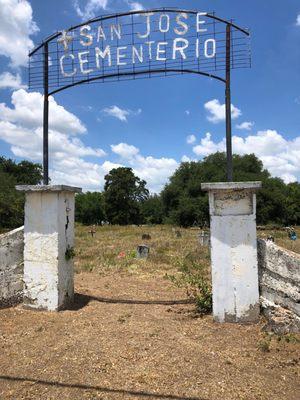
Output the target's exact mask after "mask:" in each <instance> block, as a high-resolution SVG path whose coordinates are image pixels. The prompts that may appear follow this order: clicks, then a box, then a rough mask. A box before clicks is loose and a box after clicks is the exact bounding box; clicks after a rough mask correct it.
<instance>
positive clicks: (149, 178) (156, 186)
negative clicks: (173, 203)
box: [111, 143, 178, 193]
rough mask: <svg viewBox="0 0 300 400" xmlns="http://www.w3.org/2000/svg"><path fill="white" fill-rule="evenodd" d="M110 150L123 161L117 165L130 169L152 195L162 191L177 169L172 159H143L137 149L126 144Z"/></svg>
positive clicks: (149, 157)
mask: <svg viewBox="0 0 300 400" xmlns="http://www.w3.org/2000/svg"><path fill="white" fill-rule="evenodd" d="M111 149H112V151H113V152H114V153H115V154H118V155H119V156H121V158H122V159H123V160H122V163H121V165H120V164H118V165H119V166H128V167H131V168H132V169H133V171H134V173H135V174H136V175H137V176H138V177H140V178H141V179H144V180H145V181H146V182H147V186H148V188H149V189H150V191H151V192H154V193H157V192H159V191H161V190H162V188H163V186H164V185H165V183H166V182H167V180H168V178H169V177H170V176H171V175H172V174H173V173H174V171H175V170H176V168H177V167H178V163H177V161H175V160H174V159H173V158H165V157H162V158H154V157H152V156H148V157H145V156H143V155H141V154H140V150H139V149H138V148H137V147H135V146H132V145H129V144H127V143H119V144H117V145H111Z"/></svg>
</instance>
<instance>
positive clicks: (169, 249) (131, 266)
mask: <svg viewBox="0 0 300 400" xmlns="http://www.w3.org/2000/svg"><path fill="white" fill-rule="evenodd" d="M95 230H96V233H95V235H94V237H92V236H91V234H90V233H89V232H90V231H91V227H88V226H82V225H79V224H77V225H76V261H75V270H76V272H83V271H85V272H92V271H93V272H96V273H99V274H106V273H109V272H112V271H115V272H117V271H118V272H123V273H126V272H129V273H142V274H147V273H148V274H151V273H158V274H161V275H165V274H170V273H172V274H174V273H177V272H178V267H179V266H180V265H181V264H182V263H183V262H184V261H185V260H187V259H188V260H190V259H194V260H198V261H199V262H201V264H202V265H203V266H204V267H205V268H206V269H209V264H210V256H209V249H208V247H202V246H200V244H199V238H198V235H199V233H200V230H199V229H194V228H191V229H178V228H172V227H171V226H167V225H158V226H140V227H138V226H124V227H121V226H103V227H100V226H98V227H96V229H95ZM176 231H179V232H180V233H181V237H179V238H178V237H177V235H176ZM296 231H297V235H298V240H296V242H292V241H291V240H290V239H289V238H288V235H287V232H286V231H285V230H284V229H282V230H270V229H268V230H264V231H258V237H261V238H266V237H268V236H270V235H271V236H273V237H274V239H275V243H276V244H278V245H279V246H282V247H284V248H286V249H289V250H292V251H295V252H297V253H300V227H298V228H296ZM144 233H147V234H150V236H151V239H150V240H142V235H143V234H144ZM141 244H146V245H148V246H149V247H150V256H149V257H148V259H147V260H137V259H136V257H135V256H136V248H137V246H138V245H141Z"/></svg>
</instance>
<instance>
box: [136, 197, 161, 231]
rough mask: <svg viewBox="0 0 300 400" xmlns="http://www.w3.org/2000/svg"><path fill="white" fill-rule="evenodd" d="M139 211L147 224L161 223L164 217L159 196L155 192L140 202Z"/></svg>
mask: <svg viewBox="0 0 300 400" xmlns="http://www.w3.org/2000/svg"><path fill="white" fill-rule="evenodd" d="M141 212H142V216H143V220H144V222H146V223H147V224H161V223H162V222H163V219H164V209H163V204H162V200H161V197H160V196H158V195H157V194H154V195H152V196H150V197H149V198H148V199H146V200H145V201H143V202H142V203H141Z"/></svg>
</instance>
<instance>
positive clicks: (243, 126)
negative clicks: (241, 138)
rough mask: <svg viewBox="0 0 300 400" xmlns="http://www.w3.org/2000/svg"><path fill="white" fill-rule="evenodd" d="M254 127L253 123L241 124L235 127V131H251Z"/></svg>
mask: <svg viewBox="0 0 300 400" xmlns="http://www.w3.org/2000/svg"><path fill="white" fill-rule="evenodd" d="M253 126H254V122H247V121H245V122H242V123H241V124H238V125H236V126H235V127H236V129H240V130H245V131H251V129H252V127H253Z"/></svg>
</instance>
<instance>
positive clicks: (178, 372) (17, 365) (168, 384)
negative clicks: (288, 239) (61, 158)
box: [0, 226, 300, 400]
mask: <svg viewBox="0 0 300 400" xmlns="http://www.w3.org/2000/svg"><path fill="white" fill-rule="evenodd" d="M92 230H93V236H92V235H91V233H90V231H91V227H82V226H77V227H76V252H77V255H76V271H77V273H76V274H75V287H76V293H77V294H76V298H75V305H74V307H73V308H72V309H70V310H66V311H62V312H59V313H49V312H38V311H32V310H31V311H28V310H24V309H22V308H21V307H16V308H10V309H5V310H1V311H0V320H1V327H0V346H1V357H0V398H1V400H7V399H30V400H35V399H41V398H44V399H57V398H62V399H72V400H82V399H103V400H112V399H138V400H142V399H156V398H157V399H162V400H164V399H173V400H174V399H175V400H188V399H194V400H208V399H209V400H219V399H224V400H235V399H260V400H269V399H270V398H272V399H275V400H282V399H285V400H294V399H296V398H297V397H298V393H299V391H298V390H299V387H297V379H298V378H299V362H300V360H299V349H300V345H299V341H298V340H299V337H297V336H296V335H289V336H284V337H275V336H270V335H267V334H266V333H264V332H263V331H262V326H263V322H262V323H261V324H258V325H244V326H241V325H238V324H225V325H218V324H216V323H214V322H213V321H212V317H211V316H210V315H207V314H203V315H202V316H201V315H200V314H199V313H197V312H196V307H195V304H194V303H191V302H190V300H191V297H189V296H188V293H187V290H186V286H183V287H179V286H178V285H177V283H178V282H181V283H183V281H182V280H180V279H179V278H180V277H182V275H183V274H182V273H183V271H184V270H185V271H190V272H191V273H195V272H196V270H197V265H198V266H199V265H200V264H201V266H202V267H201V268H202V269H201V268H198V272H199V271H200V272H201V274H202V277H203V279H204V280H206V279H208V276H209V270H208V266H209V250H208V247H206V246H201V244H200V243H199V230H198V229H175V230H174V231H172V229H171V227H166V226H158V227H150V228H149V227H134V226H131V227H112V226H104V227H93V228H92ZM177 232H180V234H181V236H180V235H177ZM264 233H266V234H268V233H269V232H264ZM145 234H148V235H149V236H150V239H145V237H144V239H142V236H143V235H145ZM275 241H276V237H275ZM145 242H146V243H145ZM143 244H146V245H147V246H148V247H149V248H150V252H149V255H148V257H147V259H138V258H137V254H136V250H137V246H138V245H143ZM196 262H198V264H195V263H196ZM193 268H194V269H193ZM207 273H208V275H206V274H207ZM208 283H209V281H208ZM28 360H30V361H28Z"/></svg>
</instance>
